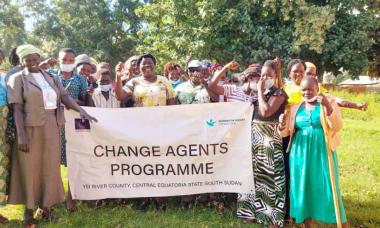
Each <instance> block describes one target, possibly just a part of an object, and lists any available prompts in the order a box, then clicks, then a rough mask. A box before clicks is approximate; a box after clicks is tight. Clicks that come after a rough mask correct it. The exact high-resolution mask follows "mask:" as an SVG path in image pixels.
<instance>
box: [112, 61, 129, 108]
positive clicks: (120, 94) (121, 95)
mask: <svg viewBox="0 0 380 228" xmlns="http://www.w3.org/2000/svg"><path fill="white" fill-rule="evenodd" d="M121 64H122V63H119V64H118V65H116V67H115V71H116V81H115V83H116V85H115V94H116V97H117V99H118V100H120V101H121V100H124V99H126V98H127V97H129V96H132V92H131V91H128V92H127V91H125V90H124V89H123V83H122V78H121V77H122V75H123V74H122V67H121Z"/></svg>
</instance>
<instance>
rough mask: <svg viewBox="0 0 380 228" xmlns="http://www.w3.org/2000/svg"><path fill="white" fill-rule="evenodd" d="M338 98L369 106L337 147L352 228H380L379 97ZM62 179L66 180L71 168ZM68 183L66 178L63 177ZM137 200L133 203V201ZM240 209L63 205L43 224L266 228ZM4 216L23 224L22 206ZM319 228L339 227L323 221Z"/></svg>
mask: <svg viewBox="0 0 380 228" xmlns="http://www.w3.org/2000/svg"><path fill="white" fill-rule="evenodd" d="M334 94H335V95H336V96H339V97H341V98H346V99H349V100H352V101H366V102H368V103H369V109H368V111H367V112H361V111H356V110H347V109H345V110H343V117H344V123H345V126H344V129H343V130H342V132H341V138H342V144H341V145H340V147H339V148H338V156H339V168H340V181H341V191H342V194H343V200H344V205H345V210H346V214H347V218H348V220H349V222H350V223H351V225H352V226H353V227H380V156H379V155H380V153H379V152H380V94H349V93H346V92H338V91H336V92H334ZM62 170H63V174H62V175H63V176H64V177H65V176H66V170H65V169H62ZM64 181H65V183H66V182H67V179H65V178H64ZM132 202H133V201H132ZM235 211H236V205H235V204H231V205H229V208H228V210H227V212H226V214H225V216H223V217H222V216H219V215H218V214H217V213H216V211H215V210H214V209H213V208H210V209H204V208H201V207H197V206H194V207H192V208H190V209H188V210H180V209H179V208H178V207H177V203H176V202H175V200H172V201H171V202H170V204H169V206H168V209H167V211H166V212H164V213H160V212H156V211H155V210H154V209H150V210H149V211H148V212H146V213H141V212H137V211H136V210H135V209H134V208H133V204H132V203H131V204H130V205H127V206H118V207H116V206H111V205H109V206H103V207H100V208H97V209H94V208H93V207H89V206H87V204H85V203H82V204H80V205H79V210H78V212H76V213H72V214H70V213H68V212H66V210H65V207H64V205H59V206H57V208H56V210H55V213H56V214H57V215H58V216H59V217H60V218H61V220H62V221H61V222H60V223H59V224H56V225H53V224H48V223H41V224H39V226H41V227H262V226H259V225H251V226H248V225H242V224H241V223H240V220H238V219H237V218H236V216H235ZM0 213H1V214H3V215H5V216H7V217H9V218H10V219H11V221H10V223H9V224H8V225H7V227H20V226H22V213H23V208H22V207H21V206H7V207H3V208H1V209H0ZM318 227H335V226H333V225H327V224H322V223H318Z"/></svg>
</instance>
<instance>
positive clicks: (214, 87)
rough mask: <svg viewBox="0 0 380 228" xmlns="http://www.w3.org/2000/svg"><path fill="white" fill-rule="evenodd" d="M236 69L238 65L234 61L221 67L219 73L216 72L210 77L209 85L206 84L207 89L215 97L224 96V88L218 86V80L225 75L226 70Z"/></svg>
mask: <svg viewBox="0 0 380 228" xmlns="http://www.w3.org/2000/svg"><path fill="white" fill-rule="evenodd" d="M237 68H239V63H237V62H236V61H231V62H229V63H228V64H227V65H225V66H223V68H222V69H221V70H220V71H217V72H216V73H215V74H214V76H213V77H212V79H211V81H210V83H209V84H208V89H209V90H210V91H211V92H213V93H215V94H217V95H224V88H223V86H220V85H218V83H219V82H220V79H221V78H222V77H223V76H224V75H226V73H227V71H228V70H235V69H237Z"/></svg>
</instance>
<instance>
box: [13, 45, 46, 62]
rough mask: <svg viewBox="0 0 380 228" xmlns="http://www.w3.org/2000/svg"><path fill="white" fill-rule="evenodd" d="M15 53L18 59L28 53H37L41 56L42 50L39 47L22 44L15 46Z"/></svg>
mask: <svg viewBox="0 0 380 228" xmlns="http://www.w3.org/2000/svg"><path fill="white" fill-rule="evenodd" d="M16 54H17V55H18V57H19V58H20V59H23V58H25V56H27V55H30V54H37V55H39V56H40V57H41V56H42V55H43V52H42V50H41V49H38V48H36V47H35V46H33V45H31V44H24V45H20V46H18V47H17V50H16Z"/></svg>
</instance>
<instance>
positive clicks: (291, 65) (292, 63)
mask: <svg viewBox="0 0 380 228" xmlns="http://www.w3.org/2000/svg"><path fill="white" fill-rule="evenodd" d="M298 63H301V64H302V65H303V67H304V69H305V70H306V64H305V62H304V61H303V60H302V59H292V60H290V62H289V63H288V67H287V72H288V75H290V71H291V70H292V67H293V66H294V65H296V64H298Z"/></svg>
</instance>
